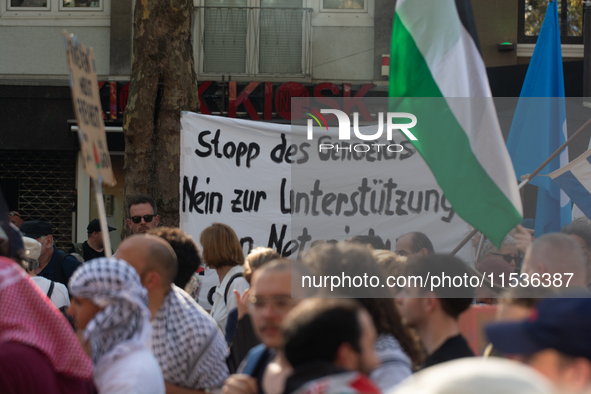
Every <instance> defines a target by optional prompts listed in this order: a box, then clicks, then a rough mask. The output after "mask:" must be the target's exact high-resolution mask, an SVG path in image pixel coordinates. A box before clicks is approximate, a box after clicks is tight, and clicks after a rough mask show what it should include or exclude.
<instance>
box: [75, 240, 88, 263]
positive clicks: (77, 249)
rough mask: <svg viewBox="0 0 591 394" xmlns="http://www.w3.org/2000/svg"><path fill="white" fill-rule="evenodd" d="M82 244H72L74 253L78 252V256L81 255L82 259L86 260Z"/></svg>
mask: <svg viewBox="0 0 591 394" xmlns="http://www.w3.org/2000/svg"><path fill="white" fill-rule="evenodd" d="M83 245H84V244H83V243H82V244H74V253H77V254H79V255H80V256H82V259H84V260H86V259H85V258H84V246H83Z"/></svg>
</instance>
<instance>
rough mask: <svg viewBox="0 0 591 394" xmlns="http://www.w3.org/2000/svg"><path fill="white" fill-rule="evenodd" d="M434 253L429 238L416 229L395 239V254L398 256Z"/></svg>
mask: <svg viewBox="0 0 591 394" xmlns="http://www.w3.org/2000/svg"><path fill="white" fill-rule="evenodd" d="M433 253H435V250H434V249H433V244H432V243H431V240H429V238H428V237H427V236H426V235H425V234H423V233H421V232H418V231H414V232H412V233H407V234H404V235H402V236H401V237H400V238H398V239H397V240H396V254H398V255H400V256H407V257H408V256H414V255H417V254H418V255H422V256H426V255H430V254H433Z"/></svg>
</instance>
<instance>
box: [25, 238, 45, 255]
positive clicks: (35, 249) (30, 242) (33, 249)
mask: <svg viewBox="0 0 591 394" xmlns="http://www.w3.org/2000/svg"><path fill="white" fill-rule="evenodd" d="M23 243H24V244H25V249H26V251H27V252H26V256H27V257H28V258H30V259H33V260H39V256H40V255H41V244H40V243H39V242H37V240H35V239H33V238H29V237H23Z"/></svg>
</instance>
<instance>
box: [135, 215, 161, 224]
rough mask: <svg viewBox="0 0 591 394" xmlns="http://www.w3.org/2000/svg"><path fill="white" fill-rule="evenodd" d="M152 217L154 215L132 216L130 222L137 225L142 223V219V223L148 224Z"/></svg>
mask: <svg viewBox="0 0 591 394" xmlns="http://www.w3.org/2000/svg"><path fill="white" fill-rule="evenodd" d="M154 216H156V215H144V216H132V217H131V221H132V222H134V223H135V224H138V223H140V222H141V221H142V218H144V222H146V223H150V222H151V221H152V219H154Z"/></svg>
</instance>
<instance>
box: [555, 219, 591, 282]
mask: <svg viewBox="0 0 591 394" xmlns="http://www.w3.org/2000/svg"><path fill="white" fill-rule="evenodd" d="M560 231H561V232H562V233H564V234H568V235H570V236H571V237H572V238H573V239H574V240H575V241H577V243H578V244H579V245H580V246H581V249H583V254H584V255H585V258H586V259H587V285H588V287H590V288H591V222H590V221H589V219H587V218H586V217H580V218H577V219H575V220H573V221H572V222H571V223H569V224H567V225H566V226H564V227H563V228H562V230H560Z"/></svg>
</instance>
